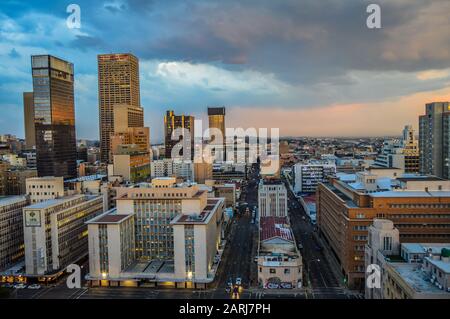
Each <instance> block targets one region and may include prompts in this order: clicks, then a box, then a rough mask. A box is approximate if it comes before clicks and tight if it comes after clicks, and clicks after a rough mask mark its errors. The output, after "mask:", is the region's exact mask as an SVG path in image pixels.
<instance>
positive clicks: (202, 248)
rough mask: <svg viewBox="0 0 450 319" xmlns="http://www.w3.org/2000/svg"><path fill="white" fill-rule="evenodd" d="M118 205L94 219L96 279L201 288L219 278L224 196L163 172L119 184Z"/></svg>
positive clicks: (92, 262) (106, 282) (96, 282)
mask: <svg viewBox="0 0 450 319" xmlns="http://www.w3.org/2000/svg"><path fill="white" fill-rule="evenodd" d="M116 208H117V209H116V210H112V211H110V212H107V213H105V214H103V215H101V216H99V217H98V218H96V219H94V220H91V221H89V222H88V225H89V238H90V239H89V242H90V243H91V245H90V254H89V260H90V265H91V266H90V270H91V271H90V273H89V276H88V279H89V281H90V282H91V284H92V285H106V286H117V285H121V286H122V285H151V286H156V285H165V284H170V285H171V286H174V287H198V288H201V287H205V285H206V284H208V283H210V282H212V281H213V280H214V276H215V272H216V271H217V264H215V263H214V260H215V256H216V255H217V253H218V251H219V248H223V247H220V244H221V239H222V224H223V222H224V199H223V198H208V197H207V192H206V191H203V190H200V188H199V186H198V185H197V184H191V183H178V184H177V183H176V179H175V178H171V177H161V178H154V179H153V180H152V183H151V184H150V183H141V184H137V185H134V186H131V187H122V188H118V189H117V207H116ZM131 223H134V226H133V227H132V226H131ZM127 225H128V226H127ZM127 227H128V228H127ZM125 228H126V229H127V230H125V231H122V232H121V231H120V229H125ZM91 230H92V231H91ZM132 230H133V231H134V234H131V233H130V232H131V231H132ZM102 232H103V233H102ZM105 234H107V236H108V239H107V241H106V239H104V238H106V237H105V236H106V235H105ZM110 234H111V235H110ZM102 236H103V237H102ZM110 236H111V237H110ZM133 236H134V240H133ZM102 238H103V239H102ZM119 242H120V243H121V244H120V245H119V244H118V243H119ZM111 245H115V247H112V246H111ZM133 249H134V252H133ZM124 254H126V255H124Z"/></svg>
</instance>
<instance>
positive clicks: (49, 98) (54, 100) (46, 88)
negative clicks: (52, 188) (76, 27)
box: [31, 55, 77, 178]
mask: <svg viewBox="0 0 450 319" xmlns="http://www.w3.org/2000/svg"><path fill="white" fill-rule="evenodd" d="M31 65H32V74H33V98H34V121H35V128H36V158H37V170H38V176H63V177H65V178H70V177H76V175H77V162H76V158H77V148H76V137H75V105H74V86H73V85H74V72H73V64H72V63H69V62H67V61H64V60H61V59H58V58H56V57H53V56H51V55H34V56H32V57H31Z"/></svg>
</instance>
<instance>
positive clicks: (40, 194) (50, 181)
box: [25, 176, 64, 204]
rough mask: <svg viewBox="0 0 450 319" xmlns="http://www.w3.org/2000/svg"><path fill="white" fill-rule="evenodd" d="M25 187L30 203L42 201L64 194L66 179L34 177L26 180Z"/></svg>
mask: <svg viewBox="0 0 450 319" xmlns="http://www.w3.org/2000/svg"><path fill="white" fill-rule="evenodd" d="M25 189H26V193H27V195H28V196H29V197H30V203H31V204H35V203H40V202H43V201H47V200H50V199H55V198H59V197H63V196H64V179H63V178H62V177H53V176H47V177H33V178H27V179H26V181H25Z"/></svg>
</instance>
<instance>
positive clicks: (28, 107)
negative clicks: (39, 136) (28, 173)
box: [23, 92, 36, 150]
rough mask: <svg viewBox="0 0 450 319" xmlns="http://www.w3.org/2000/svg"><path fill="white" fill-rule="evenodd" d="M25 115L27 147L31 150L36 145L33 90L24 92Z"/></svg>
mask: <svg viewBox="0 0 450 319" xmlns="http://www.w3.org/2000/svg"><path fill="white" fill-rule="evenodd" d="M23 115H24V127H25V147H26V148H27V149H28V150H31V149H33V148H35V147H36V131H35V126H34V98H33V92H23Z"/></svg>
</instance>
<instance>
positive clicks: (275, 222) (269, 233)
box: [259, 216, 294, 242]
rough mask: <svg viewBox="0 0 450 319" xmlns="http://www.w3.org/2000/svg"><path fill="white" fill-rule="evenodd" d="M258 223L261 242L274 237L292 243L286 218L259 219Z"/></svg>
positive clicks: (270, 217) (292, 238)
mask: <svg viewBox="0 0 450 319" xmlns="http://www.w3.org/2000/svg"><path fill="white" fill-rule="evenodd" d="M259 222H260V240H261V241H263V240H268V239H271V238H275V237H278V238H282V239H284V240H287V241H291V242H293V241H294V236H293V235H292V231H291V228H290V226H289V224H288V220H287V217H273V216H269V217H261V218H260V221H259Z"/></svg>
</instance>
